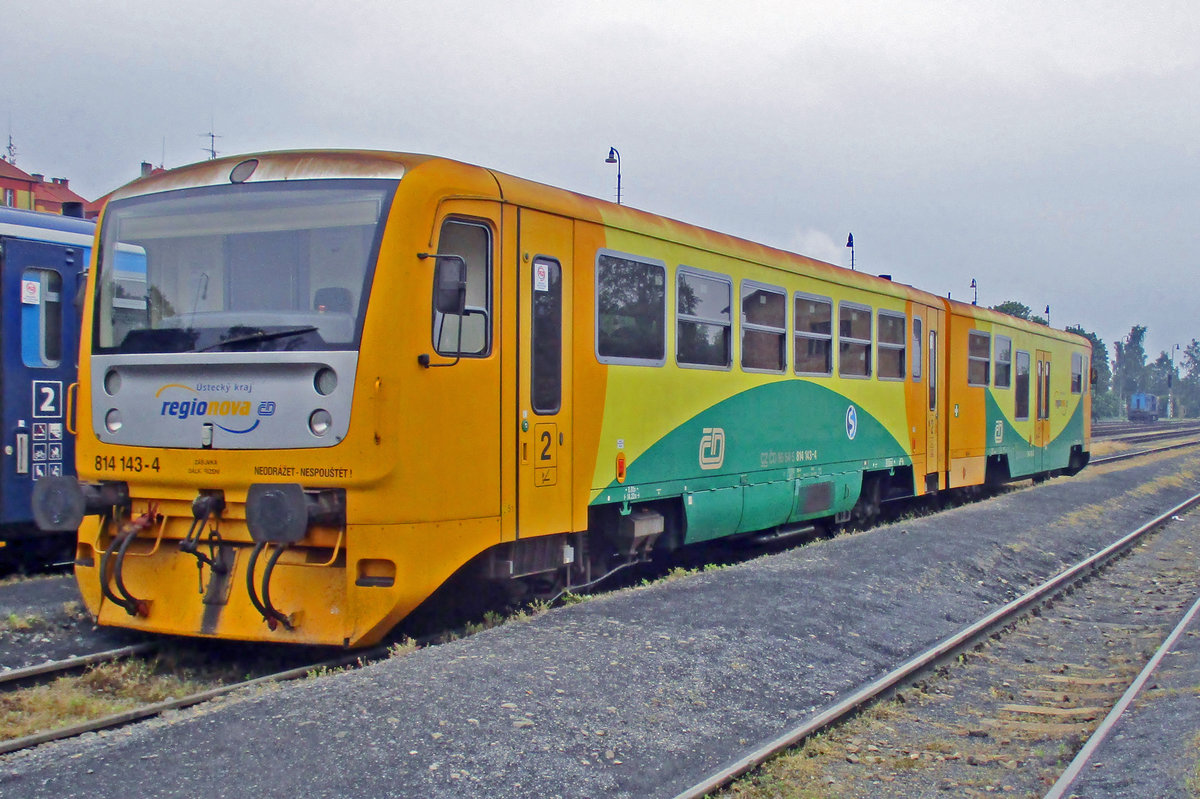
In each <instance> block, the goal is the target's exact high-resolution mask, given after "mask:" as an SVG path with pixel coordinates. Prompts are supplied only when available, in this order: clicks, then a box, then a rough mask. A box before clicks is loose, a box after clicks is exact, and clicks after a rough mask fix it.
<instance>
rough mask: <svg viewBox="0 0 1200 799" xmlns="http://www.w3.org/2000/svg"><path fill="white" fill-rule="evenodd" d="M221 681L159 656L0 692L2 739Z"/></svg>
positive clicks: (80, 719) (167, 696) (104, 714)
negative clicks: (195, 673) (182, 669)
mask: <svg viewBox="0 0 1200 799" xmlns="http://www.w3.org/2000/svg"><path fill="white" fill-rule="evenodd" d="M219 684H220V683H219V682H218V681H213V680H207V679H204V680H202V679H199V678H197V677H195V676H194V675H193V674H191V673H190V672H188V671H186V670H184V671H177V670H176V669H175V668H174V667H173V666H172V665H169V664H167V663H166V662H163V661H160V660H142V659H129V660H122V661H117V662H116V663H104V664H101V665H98V666H94V667H93V668H91V669H88V671H86V672H84V673H83V674H82V675H77V676H70V677H59V678H58V679H57V680H55V681H54V682H52V683H49V684H47V685H39V686H35V687H32V688H26V689H22V690H18V691H12V692H9V693H6V694H4V695H2V696H0V739H3V740H11V739H13V738H21V737H23V736H26V735H32V734H34V733H37V732H41V731H43V730H53V729H58V728H61V727H69V726H72V725H74V724H80V723H82V722H85V721H91V720H93V719H99V718H103V717H105V716H109V715H112V714H114V713H121V712H123V711H126V710H131V709H133V708H136V707H141V706H143V705H148V704H153V703H155V702H162V701H165V700H167V699H171V698H174V697H181V696H186V695H188V694H193V693H197V692H198V691H203V690H206V689H208V688H214V687H216V686H217V685H219Z"/></svg>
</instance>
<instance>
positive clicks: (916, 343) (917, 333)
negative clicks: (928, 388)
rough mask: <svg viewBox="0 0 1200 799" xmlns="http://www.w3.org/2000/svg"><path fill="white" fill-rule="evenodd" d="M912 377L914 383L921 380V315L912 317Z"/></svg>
mask: <svg viewBox="0 0 1200 799" xmlns="http://www.w3.org/2000/svg"><path fill="white" fill-rule="evenodd" d="M912 353H913V356H912V359H913V371H912V379H913V382H914V383H920V382H921V317H919V316H914V317H913V327H912Z"/></svg>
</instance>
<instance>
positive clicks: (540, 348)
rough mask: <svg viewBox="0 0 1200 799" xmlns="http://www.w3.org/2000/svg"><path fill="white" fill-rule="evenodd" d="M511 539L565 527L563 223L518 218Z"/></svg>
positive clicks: (567, 385) (566, 285) (566, 247)
mask: <svg viewBox="0 0 1200 799" xmlns="http://www.w3.org/2000/svg"><path fill="white" fill-rule="evenodd" d="M519 231H520V233H519V246H518V278H517V291H518V307H519V309H520V313H519V318H520V331H519V336H520V341H519V351H520V357H519V358H518V360H519V367H518V378H517V397H518V408H517V419H516V424H517V429H518V431H519V432H518V442H517V459H518V466H517V472H518V474H517V536H518V537H519V538H525V537H530V536H537V535H546V534H549V533H561V532H567V531H570V530H571V527H572V524H571V433H572V429H571V325H570V319H571V285H572V281H571V251H572V246H573V236H572V224H571V221H570V220H569V219H563V218H561V217H557V216H550V215H548V214H542V213H538V212H536V211H530V210H527V209H522V210H521V211H520V216H519Z"/></svg>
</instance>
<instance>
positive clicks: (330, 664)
mask: <svg viewBox="0 0 1200 799" xmlns="http://www.w3.org/2000/svg"><path fill="white" fill-rule="evenodd" d="M1196 443H1200V442H1195V441H1191V442H1187V443H1185V444H1174V445H1170V446H1166V447H1160V448H1157V449H1154V450H1148V451H1139V452H1134V453H1122V454H1120V455H1116V456H1111V457H1108V458H1101V459H1097V461H1096V463H1105V462H1111V461H1119V460H1125V459H1128V458H1132V457H1137V456H1141V455H1145V454H1149V453H1151V452H1159V451H1166V450H1170V449H1175V448H1178V447H1181V446H1193V445H1195V444H1196ZM1193 501H1200V495H1198V497H1196V498H1193V500H1189V502H1193ZM1185 504H1186V503H1185ZM1181 507H1182V506H1181ZM1177 510H1178V509H1172V511H1171V512H1168V514H1167V515H1168V517H1169V515H1170V513H1172V512H1177ZM1114 546H1116V545H1114ZM1125 546H1126V547H1128V546H1132V540H1127V541H1126V543H1125ZM1110 549H1112V548H1110ZM1106 553H1108V554H1107V557H1108V558H1111V557H1116V556H1117V555H1118V554H1119V551H1118V550H1115V549H1113V551H1111V552H1109V551H1108V550H1106ZM1103 555H1105V553H1101V556H1103ZM1101 556H1097V558H1100V557H1101ZM1097 558H1094V559H1091V561H1089V562H1085V563H1084V564H1081V565H1080V566H1079V567H1076V570H1072V571H1071V572H1070V573H1067V574H1066V575H1065V576H1063V575H1060V577H1059V578H1057V580H1055V581H1051V582H1050V583H1048V584H1047V586H1048V587H1047V586H1043V588H1042V589H1040V591H1035V592H1031V593H1030V594H1029V595H1027V596H1026V597H1024V598H1023V599H1022V600H1017V601H1016V602H1014V603H1013V605H1010V606H1009V607H1008V608H1006V609H1003V610H1001V611H997V613H996V614H993V615H992V616H989V617H987V618H986V619H984V620H981V622H979V623H978V624H977V625H975V626H973V627H972V628H968V629H967V630H964V631H963V632H962V633H960V634H959V635H958V636H955V637H953V638H951V639H948V640H947V641H945V642H943V644H942V645H940V646H939V647H937V648H935V649H934V650H931V651H930V652H927V653H924V654H923V655H921V656H918V657H917V658H914V659H913V660H911V661H909V662H908V663H906V664H903V665H901V666H900V667H898V668H897V669H896V670H894V671H893V672H892V673H891V674H889V675H888V676H886V677H884V678H882V679H881V680H880V681H878V682H876V683H873V684H872V685H870V686H867V687H866V688H864V689H862V690H860V691H859V692H857V693H855V694H854V695H852V696H851V697H849V698H847V699H846V700H845V701H844V702H843V703H840V704H839V705H838V706H835V707H833V708H830V709H828V710H827V711H826V712H824V713H822V714H821V715H820V716H818V717H815V718H814V719H813V721H812V722H810V724H806V725H805V727H804V728H800V729H798V730H796V731H793V732H792V733H790V734H789V735H788V736H785V737H784V739H781V742H780V743H779V744H778V746H777V747H769V748H768V749H769V751H768V749H764V750H763V752H761V753H760V752H756V753H754V754H753V755H751V756H748V760H747V761H746V763H744V764H740V765H738V766H737V767H735V768H734V769H733V773H742V772H744V771H745V770H746V769H748V768H751V767H753V766H754V765H757V764H758V763H759V762H762V759H765V758H766V757H769V756H770V754H771V753H773V752H774V751H777V750H778V748H779V747H782V748H787V747H789V746H792V745H794V743H795V742H797V741H800V740H803V739H804V738H805V737H807V736H809V735H811V734H812V733H813V731H815V730H817V729H822V728H824V727H826V726H829V725H831V724H833V723H835V722H836V721H837V720H838V719H840V718H843V717H845V715H847V714H848V713H851V712H853V711H854V710H856V709H858V708H860V707H862V706H863V705H865V704H868V703H870V702H873V701H875V699H877V698H878V697H879V696H880V695H882V694H886V693H887V692H888V691H891V690H895V687H896V686H897V685H899V684H902V683H904V682H905V681H910V680H912V679H913V675H915V674H918V673H920V672H921V671H922V670H927V669H929V668H930V667H931V666H932V665H936V664H937V663H938V662H941V661H944V660H945V659H946V658H947V657H951V656H952V655H953V654H954V653H955V652H958V651H962V650H963V649H965V648H968V647H970V646H971V645H972V643H973V642H974V641H976V640H978V639H979V638H981V637H986V635H987V634H988V631H990V630H994V629H996V628H997V627H1002V626H1004V625H1006V624H1009V623H1011V617H1012V615H1013V614H1015V613H1019V612H1021V611H1023V610H1025V609H1027V607H1028V606H1030V605H1032V604H1036V603H1037V602H1039V601H1044V594H1045V593H1046V592H1051V593H1053V592H1054V591H1056V590H1062V588H1061V586H1062V585H1063V584H1066V583H1070V582H1071V581H1072V580H1077V579H1082V578H1080V577H1078V576H1075V575H1077V574H1078V573H1079V572H1078V570H1083V571H1086V570H1088V569H1092V570H1095V569H1098V568H1100V566H1101V561H1099V560H1097ZM1089 563H1090V565H1089ZM153 648H154V645H153V644H140V645H136V646H132V647H125V648H121V649H117V650H113V651H110V652H105V653H97V654H95V655H90V656H86V657H82V658H72V659H66V660H63V661H57V662H54V663H48V664H42V665H39V666H34V667H29V668H26V669H20V670H15V671H12V672H9V673H7V674H5V675H3V676H0V690H8V689H10V688H12V687H15V686H16V685H18V684H22V685H27V684H28V683H29V682H31V681H44V680H47V679H51V678H53V677H54V676H57V675H58V674H61V673H64V672H67V671H70V670H79V669H81V668H86V667H89V666H92V665H95V664H97V663H100V662H105V661H108V660H112V659H116V658H121V657H131V656H143V655H146V654H149V653H150V652H151V651H152V650H153ZM384 654H385V651H384V650H371V651H368V652H362V653H354V654H350V655H346V656H343V657H339V658H335V659H330V660H325V661H320V662H312V663H308V664H305V665H302V666H299V667H295V668H289V669H284V670H280V671H277V672H274V673H272V674H267V675H263V676H261V677H257V678H255V679H251V680H246V681H243V682H237V683H232V684H229V685H223V686H220V687H218V688H214V689H210V690H205V691H201V692H197V693H194V694H190V695H188V696H184V697H179V698H177V699H172V700H170V701H166V702H159V703H152V704H148V705H146V706H144V707H140V708H136V709H132V710H129V711H125V712H122V713H118V714H113V715H111V716H107V717H105V718H101V719H97V720H94V721H89V722H86V723H82V724H78V725H72V726H70V727H64V728H61V729H56V730H47V731H44V732H40V733H37V734H34V735H29V736H25V737H22V738H19V739H12V740H9V741H2V742H0V754H4V753H8V752H14V751H18V750H21V749H25V748H29V747H32V746H36V745H38V744H41V743H44V742H47V741H52V740H58V739H61V738H67V737H73V736H77V735H80V734H82V733H85V732H90V731H96V730H101V729H109V728H112V727H116V726H120V725H122V724H127V723H130V722H133V721H137V720H140V719H145V718H149V717H152V716H155V715H159V714H161V713H164V712H166V711H168V710H174V709H181V708H185V707H188V706H191V705H194V704H198V703H200V702H203V701H206V700H208V699H213V698H216V697H219V696H223V695H225V694H228V693H230V692H232V691H235V690H238V689H240V688H245V687H248V686H253V685H257V684H262V683H267V682H276V681H283V680H290V679H296V678H299V677H303V676H304V675H306V674H309V673H311V672H312V671H314V670H319V669H322V668H327V669H332V668H338V667H342V666H346V665H348V664H352V663H355V662H356V661H363V660H372V659H377V658H379V657H382V656H383V655H384ZM812 725H815V726H812ZM810 726H811V729H810ZM728 777H729V775H723V776H722V777H721V779H722V780H725V781H727V779H728ZM719 784H720V783H711V782H710V781H706V782H705V783H702V784H701V787H700V788H698V790H700V791H701V792H700V793H697V794H694V795H696V796H701V795H703V794H704V793H705V792H708V791H711V790H712V789H713V788H714V787H715V786H716V785H719ZM687 795H693V794H687V793H685V794H681V796H687Z"/></svg>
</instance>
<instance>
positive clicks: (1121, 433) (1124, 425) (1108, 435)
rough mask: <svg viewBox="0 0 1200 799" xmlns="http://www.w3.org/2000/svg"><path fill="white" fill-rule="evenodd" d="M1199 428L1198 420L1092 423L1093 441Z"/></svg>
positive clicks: (1173, 432) (1185, 432)
mask: <svg viewBox="0 0 1200 799" xmlns="http://www.w3.org/2000/svg"><path fill="white" fill-rule="evenodd" d="M1198 430H1200V422H1195V421H1187V422H1157V423H1147V422H1119V423H1095V424H1093V425H1092V440H1093V441H1119V440H1124V439H1137V438H1141V437H1143V436H1162V437H1168V436H1172V435H1186V434H1189V433H1195V432H1197V431H1198Z"/></svg>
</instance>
